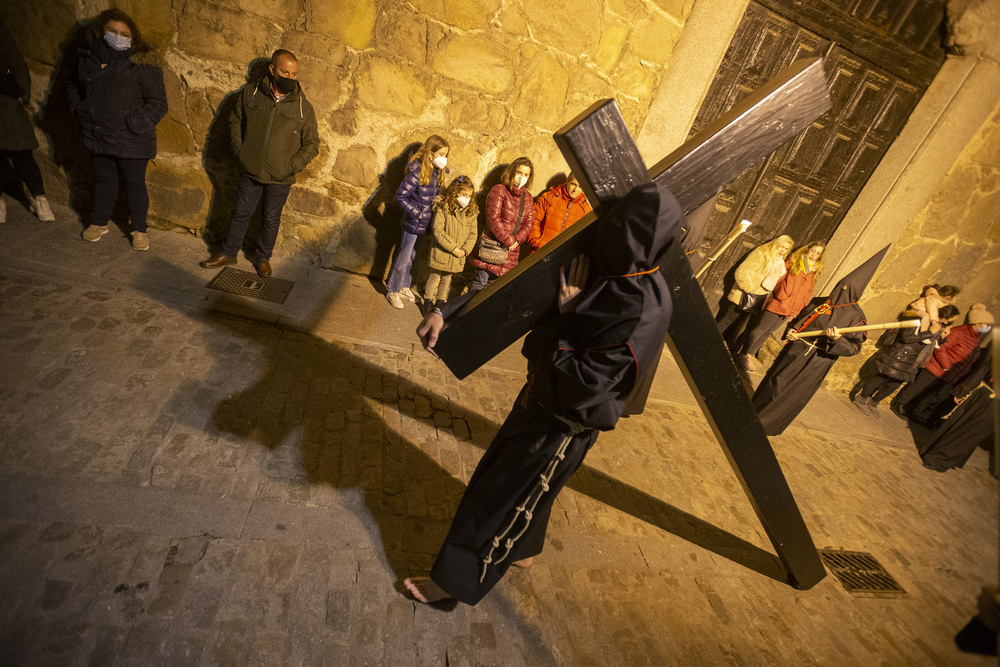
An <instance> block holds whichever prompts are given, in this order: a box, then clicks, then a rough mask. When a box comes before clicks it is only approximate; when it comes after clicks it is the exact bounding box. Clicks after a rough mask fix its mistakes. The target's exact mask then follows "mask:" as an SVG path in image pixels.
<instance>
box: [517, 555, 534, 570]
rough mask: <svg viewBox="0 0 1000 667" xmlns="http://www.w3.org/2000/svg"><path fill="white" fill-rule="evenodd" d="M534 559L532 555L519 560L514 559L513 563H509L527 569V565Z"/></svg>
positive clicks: (529, 565)
mask: <svg viewBox="0 0 1000 667" xmlns="http://www.w3.org/2000/svg"><path fill="white" fill-rule="evenodd" d="M534 560H535V557H534V556H532V557H531V558H522V559H521V560H516V561H514V562H513V563H511V565H513V566H514V567H520V568H524V569H528V568H529V567H531V563H532V562H534Z"/></svg>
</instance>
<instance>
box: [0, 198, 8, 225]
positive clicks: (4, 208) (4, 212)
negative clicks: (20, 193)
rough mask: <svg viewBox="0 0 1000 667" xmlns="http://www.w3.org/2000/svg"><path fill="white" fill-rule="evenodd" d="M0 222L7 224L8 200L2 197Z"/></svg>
mask: <svg viewBox="0 0 1000 667" xmlns="http://www.w3.org/2000/svg"><path fill="white" fill-rule="evenodd" d="M0 222H7V200H6V199H4V198H3V195H0Z"/></svg>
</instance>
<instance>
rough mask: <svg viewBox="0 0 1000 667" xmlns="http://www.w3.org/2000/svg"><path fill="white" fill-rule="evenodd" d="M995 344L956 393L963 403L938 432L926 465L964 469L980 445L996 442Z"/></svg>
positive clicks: (925, 456) (927, 449)
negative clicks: (994, 419) (994, 417)
mask: <svg viewBox="0 0 1000 667" xmlns="http://www.w3.org/2000/svg"><path fill="white" fill-rule="evenodd" d="M992 347H993V343H992V341H991V342H990V343H989V344H988V346H987V348H986V349H985V350H984V353H983V354H981V355H979V358H978V359H977V360H976V363H975V364H974V365H973V367H972V370H971V371H970V372H969V375H968V376H967V377H966V378H965V379H964V380H963V381H962V382H961V383H960V384H959V385H958V386H957V387H956V388H955V390H954V391H953V392H952V396H953V397H954V400H955V402H956V403H957V402H958V401H960V400H961V401H962V402H961V403H960V404H959V406H958V407H957V408H955V410H954V411H953V412H952V413H951V414H950V415H949V416H948V418H947V419H945V421H944V423H943V424H942V425H941V426H940V427H938V429H937V430H936V431H934V435H933V437H932V438H931V440H930V442H928V443H927V444H926V445H925V446H924V450H923V451H922V452H921V454H920V457H921V458H922V459H923V460H924V465H925V466H927V467H928V468H933V469H934V470H937V471H938V472H944V471H945V470H949V469H951V468H961V467H962V466H964V465H965V462H966V461H968V460H969V457H970V456H972V454H973V452H975V451H976V448H977V447H979V446H980V445H984V444H988V443H990V442H992V440H993V438H994V432H995V429H996V425H995V424H994V422H993V400H994V395H995V391H994V386H995V385H994V384H993V351H992Z"/></svg>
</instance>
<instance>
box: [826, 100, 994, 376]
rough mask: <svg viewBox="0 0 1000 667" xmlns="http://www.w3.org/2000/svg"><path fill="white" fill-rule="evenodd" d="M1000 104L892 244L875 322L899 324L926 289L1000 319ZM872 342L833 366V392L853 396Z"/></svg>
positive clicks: (869, 293) (868, 308)
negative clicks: (956, 290)
mask: <svg viewBox="0 0 1000 667" xmlns="http://www.w3.org/2000/svg"><path fill="white" fill-rule="evenodd" d="M998 211H1000V105H998V106H997V107H996V108H995V109H994V111H993V113H992V115H991V116H990V118H989V120H988V121H987V122H986V123H985V124H983V126H982V127H981V128H980V130H979V132H978V133H977V134H976V135H975V137H974V138H973V140H972V141H970V142H969V144H968V145H966V147H965V149H964V151H963V152H962V153H961V155H960V156H959V158H958V160H957V161H956V162H955V164H954V165H953V166H952V168H951V169H950V170H949V171H948V173H947V175H946V176H945V177H944V178H943V179H942V180H941V182H940V183H939V185H938V187H937V189H936V191H935V193H934V195H933V196H932V197H931V198H930V201H929V202H928V203H927V205H926V206H925V207H924V208H923V210H921V211H920V213H919V214H918V215H917V216H916V217H915V218H913V220H912V221H911V222H910V224H909V225H908V226H907V228H906V229H905V230H904V231H903V232H902V234H900V236H899V238H898V239H897V240H896V241H895V242H894V243H893V245H892V248H891V249H890V250H889V253H888V254H887V255H886V258H885V259H884V260H883V262H882V266H881V268H880V270H879V272H878V273H877V274H876V275H875V278H874V279H873V281H872V284H871V285H870V286H869V288H868V289H867V290H866V292H865V296H864V301H863V303H864V308H865V314H866V315H867V316H868V321H869V322H886V321H891V320H893V319H895V317H896V315H897V314H898V313H899V311H900V310H901V309H902V308H903V307H904V306H905V305H906V304H908V303H909V302H910V301H912V300H913V299H914V298H916V297H917V296H918V295H919V293H920V290H921V289H922V288H923V286H924V285H927V284H930V283H939V284H943V285H956V286H958V287H961V288H962V293H961V294H960V295H959V296H958V298H957V299H956V306H958V308H959V309H960V310H961V311H962V317H963V318H964V316H965V314H966V313H967V312H968V310H969V307H970V306H971V305H972V304H973V303H985V304H986V306H987V308H988V309H989V310H990V312H991V313H993V315H994V316H995V317H996V316H1000V213H998ZM876 339H877V336H873V337H872V338H871V340H869V341H868V342H867V343H866V344H865V347H864V349H863V350H862V352H861V354H860V355H858V356H857V357H852V358H850V359H845V360H844V361H843V362H842V363H839V364H837V365H836V366H835V367H834V371H833V372H831V374H830V377H829V379H828V380H827V386H828V388H833V389H842V390H847V389H849V388H850V387H851V386H853V384H854V382H855V381H856V380H857V373H858V370H859V369H860V367H861V365H862V364H863V363H864V361H865V360H866V359H867V358H868V357H869V356H870V355H871V354H872V353H874V352H875V349H876V348H875V345H874V341H875V340H876Z"/></svg>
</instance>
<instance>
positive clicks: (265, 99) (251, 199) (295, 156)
mask: <svg viewBox="0 0 1000 667" xmlns="http://www.w3.org/2000/svg"><path fill="white" fill-rule="evenodd" d="M298 76H299V64H298V61H297V60H296V59H295V55H294V54H293V53H292V52H291V51H285V50H284V49H278V50H277V51H275V52H274V55H272V56H271V64H270V66H269V67H268V75H267V76H265V77H264V78H263V79H261V80H260V81H258V82H256V83H248V84H246V85H245V86H243V88H241V89H240V92H239V93H238V95H239V100H238V101H237V102H236V106H235V107H234V108H233V115H232V116H231V117H230V119H229V133H230V137H231V139H232V144H233V154H234V155H236V160H237V162H239V165H240V176H239V181H238V182H237V184H236V204H235V205H234V206H233V215H232V218H230V220H229V233H228V234H227V235H226V241H225V243H223V244H222V252H221V253H220V254H214V255H212V256H211V257H210V258H208V259H207V260H205V261H204V262H201V266H203V267H205V268H206V269H214V268H217V267H220V266H225V265H227V264H235V263H236V254H237V253H238V252H239V251H240V248H242V247H243V237H244V236H245V235H246V233H247V227H248V226H249V224H250V216H251V215H253V212H254V210H256V208H257V204H258V203H261V199H263V202H262V203H261V229H260V236H259V237H258V238H257V249H256V252H255V253H254V254H255V257H254V266H255V267H256V269H257V275H259V276H261V277H263V278H268V277H270V275H271V263H270V259H271V253H272V252H273V251H274V242H275V241H276V240H277V238H278V227H279V226H280V225H281V209H282V208H284V206H285V201H286V200H287V199H288V192H289V190H291V188H292V183H294V182H295V174H297V173H299V172H300V171H302V170H303V169H305V168H306V165H307V164H309V161H310V160H312V159H313V158H314V157H316V155H317V154H318V153H319V130H318V129H317V127H316V114H315V112H313V108H312V105H311V104H309V101H308V100H306V98H305V95H304V94H303V93H302V88H301V87H300V86H299V83H298Z"/></svg>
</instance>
